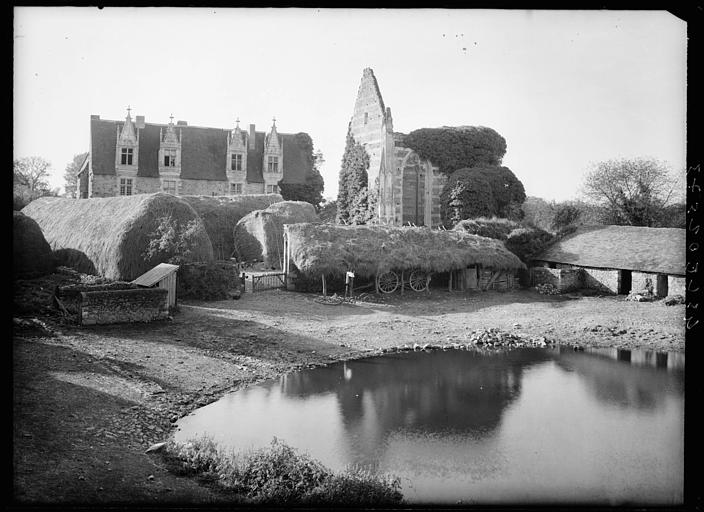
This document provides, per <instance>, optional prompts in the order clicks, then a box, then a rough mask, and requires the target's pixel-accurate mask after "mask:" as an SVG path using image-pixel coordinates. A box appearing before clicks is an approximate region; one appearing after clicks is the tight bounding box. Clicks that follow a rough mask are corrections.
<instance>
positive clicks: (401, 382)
mask: <svg viewBox="0 0 704 512" xmlns="http://www.w3.org/2000/svg"><path fill="white" fill-rule="evenodd" d="M393 359H398V363H396V362H395V361H393ZM548 359H549V356H548V355H547V354H545V353H544V352H541V351H536V350H526V351H515V352H509V353H505V354H496V355H491V356H482V355H480V354H477V353H472V352H459V351H448V352H434V353H430V354H425V353H424V354H399V355H396V356H393V358H392V357H385V358H375V359H370V360H366V361H352V362H347V363H345V364H344V365H341V366H338V367H337V371H336V372H335V373H333V372H329V371H325V372H321V371H319V370H318V371H314V372H300V373H297V374H292V375H290V376H289V378H287V380H286V385H285V389H284V392H285V394H287V395H289V396H291V395H294V396H300V395H303V394H306V395H309V394H322V393H330V392H334V393H335V394H336V395H337V399H338V404H339V407H340V412H341V417H342V419H343V423H344V428H345V430H346V431H347V433H348V435H347V436H346V438H347V439H349V440H351V442H352V443H354V446H353V447H352V449H351V450H350V453H352V454H355V455H354V456H355V460H356V461H357V462H361V461H365V462H368V461H378V460H379V457H380V455H381V454H382V453H383V449H382V448H383V446H384V444H385V442H386V438H387V436H388V435H389V434H390V433H393V432H394V431H399V430H404V431H415V432H419V433H423V432H442V431H444V432H448V431H453V432H456V433H458V434H466V435H469V436H473V437H484V436H488V435H491V434H492V433H493V431H494V429H496V427H497V426H498V424H499V422H500V421H501V416H502V413H503V411H504V410H505V409H506V407H507V406H508V405H509V404H510V403H511V402H512V401H513V400H515V399H516V398H517V397H518V395H519V393H520V388H521V377H522V372H523V369H524V368H525V367H526V366H528V365H531V364H534V363H537V362H541V361H545V360H548Z"/></svg>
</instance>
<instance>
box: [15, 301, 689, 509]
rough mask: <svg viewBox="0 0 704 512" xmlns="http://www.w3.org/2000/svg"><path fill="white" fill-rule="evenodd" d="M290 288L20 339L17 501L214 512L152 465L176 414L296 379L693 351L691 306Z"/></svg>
mask: <svg viewBox="0 0 704 512" xmlns="http://www.w3.org/2000/svg"><path fill="white" fill-rule="evenodd" d="M314 299H315V296H313V295H306V294H299V293H293V292H285V291H268V292H259V293H256V294H245V295H243V297H242V299H240V300H239V301H222V302H211V303H204V302H186V303H183V304H182V305H181V311H180V313H179V314H177V315H176V316H175V317H174V319H173V321H168V322H159V323H152V324H134V325H114V326H102V327H93V328H79V327H68V326H60V325H57V324H52V323H51V322H50V319H46V320H47V322H48V323H49V325H50V326H53V328H54V329H56V331H57V334H56V335H54V336H46V335H37V334H36V333H32V332H27V331H23V330H17V331H16V333H15V336H14V338H13V384H14V386H13V405H14V407H13V420H14V422H13V423H14V433H13V442H14V447H13V448H14V453H13V455H14V459H13V460H14V481H13V482H14V500H15V503H17V504H37V503H77V504H86V503H94V504H99V503H102V504H108V503H111V504H125V503H128V504H134V503H159V504H164V503H177V504H187V503H198V504H203V503H218V502H221V501H222V500H223V499H224V498H223V497H222V496H219V495H218V494H217V493H215V492H213V491H211V490H209V489H208V488H205V487H203V486H201V485H199V484H198V483H196V482H195V481H193V480H190V479H187V478H181V477H177V476H174V475H173V474H170V473H168V472H166V471H165V470H164V469H163V468H162V467H161V465H160V464H159V462H158V459H156V458H152V457H151V456H150V455H146V454H144V450H145V449H146V448H147V447H148V446H149V445H150V444H152V443H155V442H159V441H162V440H165V439H166V438H168V436H169V435H170V431H171V428H172V427H171V425H172V423H173V422H175V421H176V420H177V419H178V418H179V417H181V416H183V415H185V414H186V413H188V412H190V411H192V410H193V409H195V408H197V407H199V406H200V405H204V404H206V403H209V402H211V401H213V400H215V399H217V398H219V397H220V396H222V395H223V394H224V393H225V392H227V391H228V390H230V389H233V388H238V387H241V386H245V385H248V384H250V383H253V382H257V381H260V380H263V379H266V378H271V377H275V376H278V375H280V374H282V373H284V372H287V371H291V370H294V369H297V368H301V367H305V366H309V365H319V364H326V363H329V362H332V361H337V360H341V359H347V358H355V357H364V356H366V355H372V354H376V353H379V352H380V351H381V350H382V349H385V348H389V347H394V346H402V345H404V344H408V345H411V346H412V345H413V344H414V343H418V344H423V343H432V344H439V345H442V344H447V343H450V342H453V341H462V340H464V339H465V338H466V336H467V334H468V333H470V332H471V331H472V330H475V329H480V328H489V327H497V328H500V329H503V330H508V331H511V332H514V333H520V334H525V335H536V336H537V335H544V336H547V337H548V338H550V339H553V340H555V341H557V342H559V343H565V344H581V345H590V346H594V345H599V346H615V347H623V348H634V347H642V348H647V349H651V350H658V351H682V350H684V321H683V317H684V306H683V305H677V306H671V307H668V306H665V305H664V304H663V303H662V302H654V303H636V302H626V301H624V300H623V298H618V297H601V298H597V297H582V298H576V299H570V298H568V297H564V296H545V295H539V294H537V293H536V292H535V291H528V290H524V291H517V292H511V293H498V292H484V293H473V294H461V293H456V294H451V293H448V292H446V291H433V293H432V295H431V296H430V297H426V296H424V295H416V294H413V295H406V296H404V297H400V296H395V297H393V298H391V299H389V300H388V303H386V304H357V305H350V304H343V305H337V306H331V305H324V304H320V303H318V302H316V301H315V300H314Z"/></svg>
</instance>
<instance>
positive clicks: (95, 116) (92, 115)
mask: <svg viewBox="0 0 704 512" xmlns="http://www.w3.org/2000/svg"><path fill="white" fill-rule="evenodd" d="M90 120H91V121H100V116H99V115H96V114H91V116H90Z"/></svg>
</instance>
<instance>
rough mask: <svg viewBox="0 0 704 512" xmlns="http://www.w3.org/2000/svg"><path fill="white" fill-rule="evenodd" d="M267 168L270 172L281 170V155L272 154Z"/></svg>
mask: <svg viewBox="0 0 704 512" xmlns="http://www.w3.org/2000/svg"><path fill="white" fill-rule="evenodd" d="M266 170H267V171H268V172H279V157H278V156H270V157H269V160H268V163H267V166H266Z"/></svg>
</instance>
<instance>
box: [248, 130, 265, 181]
mask: <svg viewBox="0 0 704 512" xmlns="http://www.w3.org/2000/svg"><path fill="white" fill-rule="evenodd" d="M264 135H265V134H264V133H262V132H254V149H251V148H248V149H247V181H248V182H249V183H264V175H263V173H262V165H263V163H262V162H263V161H264Z"/></svg>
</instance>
